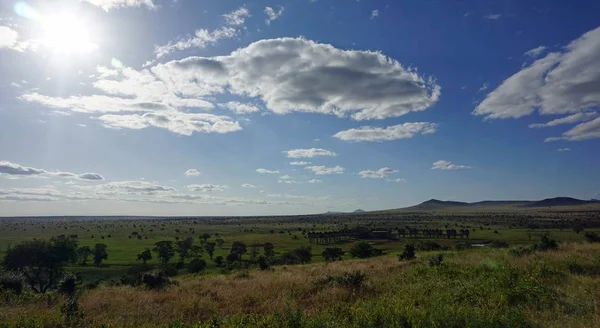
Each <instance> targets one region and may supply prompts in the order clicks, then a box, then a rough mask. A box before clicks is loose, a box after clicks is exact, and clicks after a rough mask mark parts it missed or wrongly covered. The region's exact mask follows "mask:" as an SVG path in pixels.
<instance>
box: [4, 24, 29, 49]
mask: <svg viewBox="0 0 600 328" xmlns="http://www.w3.org/2000/svg"><path fill="white" fill-rule="evenodd" d="M26 47H27V46H26V44H25V43H20V42H19V33H18V32H17V31H15V30H13V29H12V28H10V27H8V26H3V25H0V50H2V49H3V48H7V49H12V50H16V51H23V50H24V49H25V48H26Z"/></svg>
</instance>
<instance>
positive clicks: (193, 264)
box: [188, 259, 206, 273]
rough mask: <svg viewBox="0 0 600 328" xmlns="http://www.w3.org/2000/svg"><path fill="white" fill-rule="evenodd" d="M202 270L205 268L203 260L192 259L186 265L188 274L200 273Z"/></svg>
mask: <svg viewBox="0 0 600 328" xmlns="http://www.w3.org/2000/svg"><path fill="white" fill-rule="evenodd" d="M204 268H206V261H204V260H203V259H193V260H191V261H190V263H189V264H188V271H189V272H190V273H199V272H202V271H204Z"/></svg>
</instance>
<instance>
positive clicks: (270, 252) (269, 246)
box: [263, 242, 275, 258]
mask: <svg viewBox="0 0 600 328" xmlns="http://www.w3.org/2000/svg"><path fill="white" fill-rule="evenodd" d="M263 250H264V253H265V256H266V257H267V258H272V257H274V256H275V245H273V243H270V242H266V243H265V244H264V245H263Z"/></svg>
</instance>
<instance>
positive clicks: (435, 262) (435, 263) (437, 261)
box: [429, 254, 444, 267]
mask: <svg viewBox="0 0 600 328" xmlns="http://www.w3.org/2000/svg"><path fill="white" fill-rule="evenodd" d="M442 262H444V255H442V254H438V255H437V256H433V257H431V258H429V266H432V267H439V266H441V265H442Z"/></svg>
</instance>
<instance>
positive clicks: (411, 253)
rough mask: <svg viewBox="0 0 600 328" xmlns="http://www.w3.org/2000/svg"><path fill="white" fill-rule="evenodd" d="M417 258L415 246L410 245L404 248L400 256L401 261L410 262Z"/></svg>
mask: <svg viewBox="0 0 600 328" xmlns="http://www.w3.org/2000/svg"><path fill="white" fill-rule="evenodd" d="M415 258H416V255H415V246H414V245H412V244H408V245H406V246H404V250H403V251H402V253H401V254H399V255H398V260H399V261H410V260H413V259H415Z"/></svg>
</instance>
